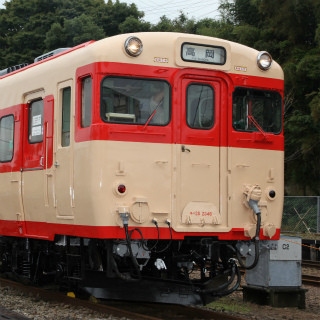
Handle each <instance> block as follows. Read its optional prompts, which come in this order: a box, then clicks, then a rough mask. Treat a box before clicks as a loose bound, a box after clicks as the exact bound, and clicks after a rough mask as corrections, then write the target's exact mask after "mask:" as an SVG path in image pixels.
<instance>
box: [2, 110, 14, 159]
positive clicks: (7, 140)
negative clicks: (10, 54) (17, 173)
mask: <svg viewBox="0 0 320 320" xmlns="http://www.w3.org/2000/svg"><path fill="white" fill-rule="evenodd" d="M13 137H14V116H13V115H9V116H5V117H3V118H1V120H0V162H9V161H11V160H12V158H13Z"/></svg>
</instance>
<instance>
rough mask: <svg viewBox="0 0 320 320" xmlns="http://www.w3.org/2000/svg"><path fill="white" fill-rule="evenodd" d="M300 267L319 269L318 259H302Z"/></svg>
mask: <svg viewBox="0 0 320 320" xmlns="http://www.w3.org/2000/svg"><path fill="white" fill-rule="evenodd" d="M302 267H306V268H313V269H320V261H311V260H303V261H302Z"/></svg>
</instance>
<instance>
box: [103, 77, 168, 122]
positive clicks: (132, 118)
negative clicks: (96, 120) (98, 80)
mask: <svg viewBox="0 0 320 320" xmlns="http://www.w3.org/2000/svg"><path fill="white" fill-rule="evenodd" d="M101 117H102V119H103V120H104V121H105V122H112V123H126V124H140V125H145V124H148V125H166V124H168V123H169V120H170V87H169V84H168V83H167V82H166V81H164V80H153V79H152V80H146V79H138V78H121V77H106V78H104V79H103V80H102V85H101Z"/></svg>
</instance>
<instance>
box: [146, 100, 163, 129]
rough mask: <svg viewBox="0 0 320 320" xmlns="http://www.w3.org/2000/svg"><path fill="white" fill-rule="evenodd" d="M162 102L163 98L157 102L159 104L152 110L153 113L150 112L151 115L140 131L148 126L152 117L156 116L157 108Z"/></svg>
mask: <svg viewBox="0 0 320 320" xmlns="http://www.w3.org/2000/svg"><path fill="white" fill-rule="evenodd" d="M162 101H163V98H162V99H161V100H160V101H159V103H158V104H157V105H156V107H155V108H154V111H153V112H152V114H151V115H150V116H149V118H148V120H147V122H146V124H145V125H144V126H143V128H142V130H144V129H145V128H146V127H147V126H148V124H149V123H150V121H151V120H152V118H153V117H154V115H155V114H156V112H157V110H158V107H159V106H160V104H161V103H162Z"/></svg>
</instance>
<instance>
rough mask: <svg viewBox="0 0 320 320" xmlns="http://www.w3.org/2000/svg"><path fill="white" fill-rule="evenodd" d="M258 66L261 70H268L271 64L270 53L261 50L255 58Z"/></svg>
mask: <svg viewBox="0 0 320 320" xmlns="http://www.w3.org/2000/svg"><path fill="white" fill-rule="evenodd" d="M257 63H258V67H259V68H260V69H262V70H268V69H269V68H270V67H271V64H272V57H271V54H270V53H268V52H266V51H261V52H259V54H258V58H257Z"/></svg>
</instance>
